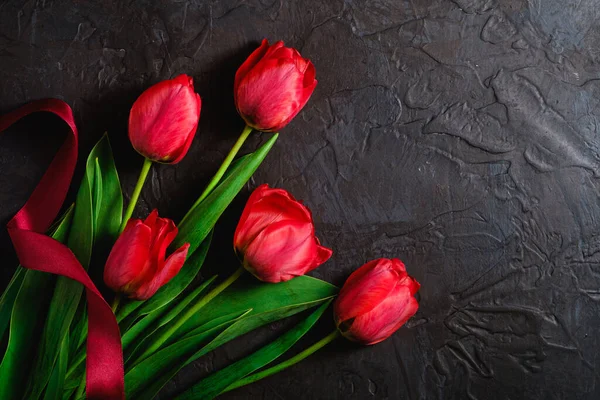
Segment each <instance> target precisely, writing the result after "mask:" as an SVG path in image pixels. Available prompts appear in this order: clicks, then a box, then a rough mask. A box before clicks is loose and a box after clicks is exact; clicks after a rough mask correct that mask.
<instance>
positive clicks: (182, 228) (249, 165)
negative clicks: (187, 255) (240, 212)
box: [174, 134, 277, 251]
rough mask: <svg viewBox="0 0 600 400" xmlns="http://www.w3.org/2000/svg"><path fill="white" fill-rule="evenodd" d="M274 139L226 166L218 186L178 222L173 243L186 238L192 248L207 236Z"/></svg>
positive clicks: (178, 242) (275, 138)
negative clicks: (181, 221)
mask: <svg viewBox="0 0 600 400" xmlns="http://www.w3.org/2000/svg"><path fill="white" fill-rule="evenodd" d="M276 140H277V134H275V135H273V137H271V138H270V139H269V140H268V141H267V142H266V143H265V144H263V145H262V146H261V147H260V148H259V149H258V150H256V151H255V152H254V153H251V154H248V155H245V156H243V157H241V158H240V159H239V160H238V161H237V162H236V164H235V165H233V166H232V167H231V168H230V170H229V171H228V175H227V176H226V177H225V178H224V179H223V181H221V183H220V184H219V186H217V188H216V189H215V190H214V191H213V192H212V193H211V194H210V195H209V196H208V197H207V198H206V199H204V201H202V202H201V203H200V204H198V205H197V206H196V207H195V208H193V209H192V210H190V212H189V214H188V216H187V217H186V218H185V219H184V221H183V223H181V224H180V225H179V234H178V235H177V238H176V239H175V243H174V246H175V247H179V246H181V245H183V244H184V243H186V242H187V243H189V244H190V251H194V250H196V248H197V247H198V246H200V243H202V241H203V240H204V239H205V238H206V236H208V234H209V232H210V231H211V230H212V228H213V226H214V225H215V223H216V222H217V220H218V219H219V217H220V216H221V214H222V213H223V211H225V209H226V208H227V206H229V204H230V203H231V201H233V199H234V198H235V196H236V195H237V194H238V193H239V191H240V190H241V189H242V188H243V187H244V185H245V184H246V182H247V181H248V179H250V177H251V176H252V174H254V172H255V171H256V169H257V168H258V167H259V165H260V164H261V163H262V161H263V160H264V159H265V157H266V156H267V154H268V153H269V150H271V147H273V145H274V144H275V141H276Z"/></svg>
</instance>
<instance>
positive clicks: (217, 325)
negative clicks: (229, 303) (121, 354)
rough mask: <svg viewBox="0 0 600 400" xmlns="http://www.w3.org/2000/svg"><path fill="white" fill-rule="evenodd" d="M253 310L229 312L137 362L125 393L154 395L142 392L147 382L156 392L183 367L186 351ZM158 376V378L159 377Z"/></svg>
mask: <svg viewBox="0 0 600 400" xmlns="http://www.w3.org/2000/svg"><path fill="white" fill-rule="evenodd" d="M249 311H250V310H246V311H244V312H241V313H237V314H235V315H226V316H223V317H220V318H218V319H216V320H214V321H211V323H210V326H208V325H207V326H206V327H205V329H204V330H203V332H202V333H199V334H198V335H196V336H194V337H193V338H190V339H188V340H186V341H181V342H179V343H176V344H175V345H173V346H171V347H169V348H167V349H163V350H160V351H158V352H156V353H154V354H153V355H151V356H150V357H148V358H146V359H145V360H144V361H143V362H141V363H140V364H138V365H137V366H135V367H134V368H133V369H131V370H130V371H128V372H126V374H125V393H126V397H127V398H129V399H151V398H153V397H154V395H151V396H147V395H143V394H141V391H142V390H143V389H144V387H145V386H149V388H148V389H147V390H146V392H153V393H154V394H156V393H157V392H158V391H159V390H160V388H162V387H163V385H164V384H165V383H166V382H168V381H169V380H170V379H171V377H172V376H173V375H174V374H175V373H177V371H179V369H180V368H181V367H180V365H181V364H183V365H185V363H186V361H187V360H186V354H189V353H190V352H193V351H194V350H195V349H197V348H198V347H199V345H200V344H201V343H204V342H206V341H207V340H210V339H211V338H214V337H215V336H217V335H218V334H219V332H222V331H223V330H224V329H226V328H227V327H229V326H231V325H232V324H234V323H235V321H237V320H238V319H239V318H243V317H244V316H245V315H246V314H247V313H248V312H249ZM165 370H166V371H175V372H174V373H172V374H169V375H168V377H167V376H166V375H161V371H165ZM155 378H156V379H158V381H156V380H155Z"/></svg>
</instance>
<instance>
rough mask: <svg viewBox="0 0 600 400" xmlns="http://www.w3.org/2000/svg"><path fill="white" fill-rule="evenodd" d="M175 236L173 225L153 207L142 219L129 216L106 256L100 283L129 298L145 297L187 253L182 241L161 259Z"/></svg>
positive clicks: (170, 275)
mask: <svg viewBox="0 0 600 400" xmlns="http://www.w3.org/2000/svg"><path fill="white" fill-rule="evenodd" d="M175 236H177V227H176V226H175V224H174V223H173V221H171V220H170V219H168V218H160V217H159V216H158V212H157V211H156V210H154V211H152V212H151V213H150V215H149V216H148V217H147V218H146V220H144V221H142V220H139V219H130V220H129V222H128V223H127V226H126V227H125V230H124V231H123V233H122V234H121V236H119V238H118V239H117V241H116V242H115V245H114V246H113V248H112V251H111V252H110V255H109V256H108V260H107V261H106V266H105V267H104V282H105V283H106V285H107V286H108V287H110V288H111V289H112V290H114V291H115V292H118V293H123V294H125V295H127V296H128V297H129V298H131V299H135V300H146V299H148V298H150V297H151V296H152V295H153V294H154V293H156V291H157V290H158V289H159V288H160V287H161V286H163V285H164V284H166V283H167V282H169V281H170V280H171V279H172V278H173V277H174V276H175V275H177V273H178V272H179V270H180V269H181V267H182V266H183V263H184V262H185V258H186V256H187V252H188V248H189V244H188V243H186V244H184V245H183V246H181V247H180V248H179V249H177V250H176V251H175V252H173V254H171V255H170V256H169V257H167V258H166V259H165V253H166V251H167V247H168V246H169V245H170V244H171V242H172V241H173V239H175Z"/></svg>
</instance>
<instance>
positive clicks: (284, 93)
mask: <svg viewBox="0 0 600 400" xmlns="http://www.w3.org/2000/svg"><path fill="white" fill-rule="evenodd" d="M315 86H317V81H316V80H315V67H314V66H313V64H312V63H311V62H310V61H309V60H307V59H305V58H302V56H301V55H300V53H298V51H297V50H296V49H293V48H290V47H285V46H284V45H283V42H282V41H279V42H277V43H275V44H273V45H272V46H269V42H268V41H267V39H263V41H262V43H261V45H260V47H259V48H258V49H256V50H255V51H254V52H253V53H252V54H250V57H248V59H247V60H246V61H245V62H244V63H243V64H242V66H241V67H240V68H239V69H238V70H237V72H236V74H235V82H234V89H233V90H234V98H235V105H236V108H237V110H238V113H239V114H240V115H241V117H242V118H243V119H244V121H246V124H247V125H249V126H251V127H253V128H254V129H257V130H259V131H264V132H277V131H279V130H280V129H281V128H283V127H284V126H286V125H287V124H288V123H289V122H290V121H291V120H292V118H294V117H295V116H296V114H298V113H299V112H300V110H301V109H302V107H304V105H305V104H306V102H307V101H308V99H309V98H310V96H311V95H312V92H313V91H314V90H315Z"/></svg>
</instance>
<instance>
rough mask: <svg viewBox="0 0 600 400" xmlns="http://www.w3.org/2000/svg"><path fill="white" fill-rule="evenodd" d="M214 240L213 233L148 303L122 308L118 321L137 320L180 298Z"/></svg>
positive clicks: (134, 303) (140, 302)
mask: <svg viewBox="0 0 600 400" xmlns="http://www.w3.org/2000/svg"><path fill="white" fill-rule="evenodd" d="M211 240H212V231H211V232H210V233H209V235H208V236H207V237H206V239H204V241H203V242H202V244H201V245H200V247H198V248H197V249H196V251H194V253H193V254H192V255H191V256H189V257H188V258H187V260H186V261H185V264H184V265H183V267H181V270H180V271H179V273H178V274H177V275H175V277H174V278H173V279H171V281H170V282H169V283H167V284H166V285H164V286H163V287H161V288H160V289H159V290H158V292H156V293H155V294H154V296H152V297H151V298H149V299H148V300H146V301H130V302H127V303H125V304H124V305H123V307H121V309H120V310H119V311H118V313H117V314H118V315H117V320H118V321H119V322H120V321H122V320H123V319H125V317H128V318H132V319H137V318H138V317H140V316H142V315H145V314H149V313H151V312H153V311H155V310H157V309H160V308H161V307H164V306H165V305H167V304H169V302H170V301H171V300H173V299H174V298H176V297H177V296H179V294H180V293H181V292H183V291H184V290H185V288H187V287H188V286H189V284H190V283H191V282H192V281H193V280H194V278H195V277H196V275H198V272H199V271H200V268H201V267H202V264H204V260H205V259H206V255H207V254H208V249H209V248H210V242H211Z"/></svg>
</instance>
